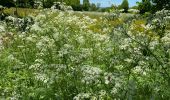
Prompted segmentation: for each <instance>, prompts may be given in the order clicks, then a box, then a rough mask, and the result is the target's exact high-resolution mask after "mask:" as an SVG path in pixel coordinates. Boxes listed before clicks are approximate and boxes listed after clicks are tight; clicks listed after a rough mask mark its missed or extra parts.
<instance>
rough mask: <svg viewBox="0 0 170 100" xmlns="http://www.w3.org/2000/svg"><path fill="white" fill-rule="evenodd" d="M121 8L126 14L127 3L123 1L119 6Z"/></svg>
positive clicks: (125, 0) (126, 0)
mask: <svg viewBox="0 0 170 100" xmlns="http://www.w3.org/2000/svg"><path fill="white" fill-rule="evenodd" d="M121 8H122V9H124V12H125V13H127V12H128V9H129V2H128V0H123V2H122V4H121Z"/></svg>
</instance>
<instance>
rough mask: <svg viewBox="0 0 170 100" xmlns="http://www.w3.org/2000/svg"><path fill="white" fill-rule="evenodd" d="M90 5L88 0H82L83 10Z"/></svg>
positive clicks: (86, 9) (87, 8)
mask: <svg viewBox="0 0 170 100" xmlns="http://www.w3.org/2000/svg"><path fill="white" fill-rule="evenodd" d="M89 7H90V2H89V0H83V10H85V11H88V10H89Z"/></svg>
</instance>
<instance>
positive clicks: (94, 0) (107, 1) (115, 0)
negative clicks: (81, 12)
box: [80, 0, 141, 7]
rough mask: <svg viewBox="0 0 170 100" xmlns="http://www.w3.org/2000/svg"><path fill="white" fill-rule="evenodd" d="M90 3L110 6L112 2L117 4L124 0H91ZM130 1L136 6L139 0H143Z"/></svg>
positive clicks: (130, 3) (131, 4)
mask: <svg viewBox="0 0 170 100" xmlns="http://www.w3.org/2000/svg"><path fill="white" fill-rule="evenodd" d="M80 1H81V3H82V2H83V0H80ZM89 1H90V3H95V4H97V3H100V4H101V7H109V6H110V5H111V4H115V5H119V4H121V3H122V1H123V0H89ZM128 1H129V5H130V7H131V6H135V5H136V2H137V1H141V0H128Z"/></svg>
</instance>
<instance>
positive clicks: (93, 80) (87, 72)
mask: <svg viewBox="0 0 170 100" xmlns="http://www.w3.org/2000/svg"><path fill="white" fill-rule="evenodd" d="M81 71H82V73H83V76H84V78H82V82H83V83H86V84H98V83H100V80H99V78H100V74H101V73H102V70H101V69H99V68H97V67H92V66H89V65H85V66H83V67H82V68H81Z"/></svg>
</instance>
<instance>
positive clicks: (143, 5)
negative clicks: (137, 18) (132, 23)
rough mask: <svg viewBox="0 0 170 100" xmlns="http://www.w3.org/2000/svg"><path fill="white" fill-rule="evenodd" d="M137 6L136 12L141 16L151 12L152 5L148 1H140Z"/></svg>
mask: <svg viewBox="0 0 170 100" xmlns="http://www.w3.org/2000/svg"><path fill="white" fill-rule="evenodd" d="M137 4H138V10H139V11H140V13H141V14H143V13H145V12H150V11H151V8H152V5H151V2H150V0H142V1H141V2H137Z"/></svg>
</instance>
